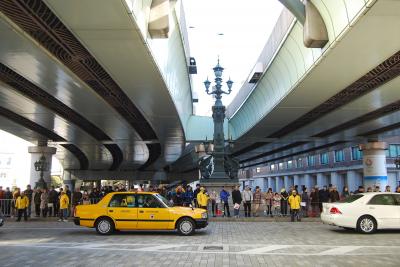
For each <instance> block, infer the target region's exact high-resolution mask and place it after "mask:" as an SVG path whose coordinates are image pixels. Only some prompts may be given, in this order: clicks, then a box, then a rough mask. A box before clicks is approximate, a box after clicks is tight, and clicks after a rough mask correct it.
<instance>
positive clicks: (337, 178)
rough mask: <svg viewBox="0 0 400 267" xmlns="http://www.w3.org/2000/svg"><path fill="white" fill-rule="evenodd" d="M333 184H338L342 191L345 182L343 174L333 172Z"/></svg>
mask: <svg viewBox="0 0 400 267" xmlns="http://www.w3.org/2000/svg"><path fill="white" fill-rule="evenodd" d="M330 183H331V184H332V185H336V188H337V190H338V191H339V192H342V189H343V186H344V183H343V179H342V176H341V175H340V173H338V172H331V182H330Z"/></svg>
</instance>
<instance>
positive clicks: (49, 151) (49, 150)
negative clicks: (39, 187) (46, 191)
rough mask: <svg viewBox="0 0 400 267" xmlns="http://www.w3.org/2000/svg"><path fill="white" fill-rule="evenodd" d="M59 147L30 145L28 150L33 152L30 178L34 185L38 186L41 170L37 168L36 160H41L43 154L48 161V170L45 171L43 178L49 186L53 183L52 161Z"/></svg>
mask: <svg viewBox="0 0 400 267" xmlns="http://www.w3.org/2000/svg"><path fill="white" fill-rule="evenodd" d="M56 151H57V149H56V148H55V147H48V146H30V147H28V152H29V153H30V154H31V172H30V178H29V184H30V185H31V186H32V187H36V183H37V182H38V181H39V179H40V171H36V170H35V162H37V161H39V160H40V158H41V157H42V156H44V157H45V160H46V163H47V171H44V172H43V179H44V181H45V182H46V184H47V186H49V185H50V183H51V176H50V174H51V161H52V157H53V155H54V154H55V153H56Z"/></svg>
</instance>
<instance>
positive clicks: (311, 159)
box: [307, 155, 315, 166]
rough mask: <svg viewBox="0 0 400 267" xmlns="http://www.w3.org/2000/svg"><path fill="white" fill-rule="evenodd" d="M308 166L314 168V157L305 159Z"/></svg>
mask: <svg viewBox="0 0 400 267" xmlns="http://www.w3.org/2000/svg"><path fill="white" fill-rule="evenodd" d="M307 163H308V166H315V155H310V156H308V157H307Z"/></svg>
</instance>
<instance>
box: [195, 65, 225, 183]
mask: <svg viewBox="0 0 400 267" xmlns="http://www.w3.org/2000/svg"><path fill="white" fill-rule="evenodd" d="M213 70H214V75H215V80H214V81H215V86H213V87H212V90H211V91H210V90H209V89H210V85H211V82H210V81H209V80H208V78H207V80H206V81H205V82H204V86H205V88H206V93H207V94H208V95H213V96H214V97H215V103H214V105H213V107H212V117H213V121H214V138H213V145H214V149H213V151H212V157H213V172H212V174H211V176H210V177H207V178H210V179H215V180H216V179H232V177H230V176H229V175H228V174H227V173H226V169H227V166H228V165H229V164H228V165H227V164H226V163H227V162H226V161H227V153H226V151H225V135H224V119H225V106H224V105H223V104H222V101H221V99H222V95H223V94H226V95H229V94H230V93H231V92H232V85H233V82H232V81H231V79H229V80H228V81H227V82H226V84H227V86H228V91H224V90H222V73H223V71H224V68H223V67H221V65H220V64H219V59H218V63H217V65H216V66H215V67H214V68H213ZM230 145H231V144H230ZM202 178H205V177H202Z"/></svg>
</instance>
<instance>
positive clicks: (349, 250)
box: [318, 246, 362, 255]
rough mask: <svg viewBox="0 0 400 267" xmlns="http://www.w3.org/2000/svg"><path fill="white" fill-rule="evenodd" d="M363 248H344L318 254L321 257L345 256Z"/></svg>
mask: <svg viewBox="0 0 400 267" xmlns="http://www.w3.org/2000/svg"><path fill="white" fill-rule="evenodd" d="M360 248H362V247H361V246H342V247H336V248H332V249H329V250H325V251H322V252H320V253H318V254H319V255H344V254H346V253H349V252H352V251H355V250H357V249H360Z"/></svg>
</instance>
